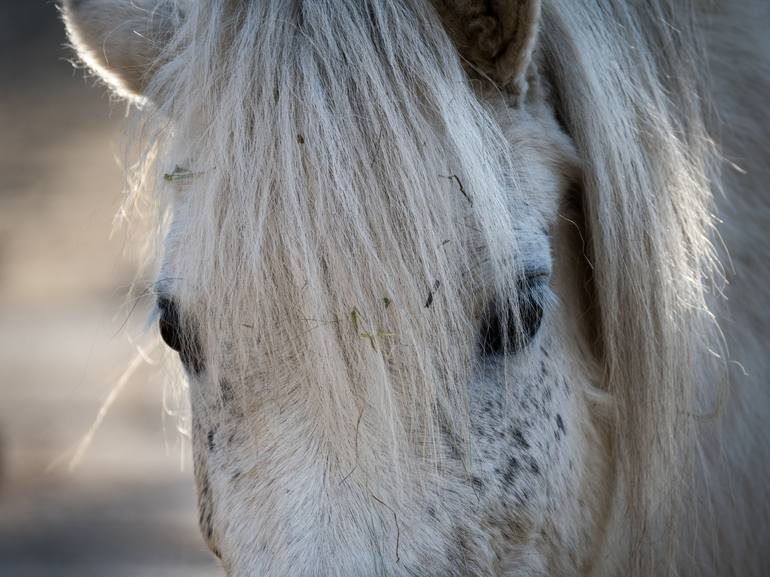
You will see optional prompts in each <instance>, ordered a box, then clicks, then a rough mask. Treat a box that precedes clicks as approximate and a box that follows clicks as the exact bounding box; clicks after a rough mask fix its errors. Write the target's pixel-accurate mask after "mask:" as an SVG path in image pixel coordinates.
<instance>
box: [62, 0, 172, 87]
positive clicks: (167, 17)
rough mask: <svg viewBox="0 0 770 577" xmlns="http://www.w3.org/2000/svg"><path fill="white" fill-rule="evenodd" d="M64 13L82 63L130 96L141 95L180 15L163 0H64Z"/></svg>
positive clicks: (73, 43)
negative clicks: (162, 0)
mask: <svg viewBox="0 0 770 577" xmlns="http://www.w3.org/2000/svg"><path fill="white" fill-rule="evenodd" d="M171 4H172V5H173V3H171ZM62 13H63V16H64V23H65V24H66V26H67V33H68V35H69V38H70V41H71V42H72V45H73V46H74V47H75V49H76V50H77V52H78V55H79V56H80V58H81V59H82V60H83V62H85V63H86V65H88V67H89V68H91V69H92V70H93V71H94V72H95V73H96V74H98V75H99V76H100V77H101V78H102V79H103V80H105V81H106V82H107V83H108V84H109V85H110V86H111V87H112V88H113V89H114V90H115V91H116V92H117V93H118V94H120V95H121V96H125V97H128V98H132V97H134V98H135V97H140V96H141V95H142V93H143V91H144V89H145V88H146V86H147V83H148V81H149V79H150V78H151V77H152V73H153V68H154V66H155V62H156V61H157V59H158V57H159V55H160V53H161V51H162V49H163V46H164V45H165V44H166V42H167V41H168V39H169V38H170V36H171V35H172V34H173V32H174V30H175V29H176V27H177V26H178V25H179V22H180V20H181V15H180V14H178V13H177V12H176V11H175V9H174V8H172V7H171V5H170V4H168V3H163V2H161V1H160V0H63V1H62Z"/></svg>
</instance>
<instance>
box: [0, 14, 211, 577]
mask: <svg viewBox="0 0 770 577" xmlns="http://www.w3.org/2000/svg"><path fill="white" fill-rule="evenodd" d="M65 42H66V40H65V37H64V33H63V27H62V25H61V23H60V22H59V20H58V13H57V10H56V7H55V4H54V2H52V1H50V0H0V67H1V68H2V76H1V77H0V78H1V80H0V577H70V576H72V577H75V576H77V577H92V576H93V577H96V576H98V577H105V576H110V577H129V576H130V577H150V576H152V577H172V576H180V577H181V576H184V577H199V576H200V577H204V576H212V577H213V576H217V575H221V571H219V570H218V568H217V565H216V564H215V563H214V561H213V559H212V557H211V556H210V555H209V553H208V552H207V550H206V547H205V546H204V544H203V541H202V539H201V537H200V535H199V533H198V529H197V526H196V517H197V513H196V505H195V492H194V487H193V481H192V471H191V462H190V459H189V454H188V453H189V447H187V446H186V444H185V441H184V440H183V438H182V436H181V435H180V434H179V433H178V432H177V422H176V419H175V418H174V417H173V416H171V415H168V414H166V412H165V411H164V408H163V406H164V403H163V380H164V374H163V371H162V369H160V368H159V367H157V366H155V367H154V366H152V365H151V364H149V363H147V362H142V363H141V364H140V365H139V368H138V370H137V371H136V373H135V374H134V375H133V376H132V378H131V379H130V380H129V381H128V383H127V384H126V386H125V388H124V389H123V391H122V393H121V395H120V396H119V398H118V399H117V400H116V402H115V403H114V405H113V406H112V408H111V410H110V412H109V413H108V414H107V415H106V417H105V418H104V421H103V423H102V426H101V427H100V429H99V431H98V432H97V434H96V436H95V438H94V440H93V443H92V445H91V447H90V449H89V450H88V452H86V453H85V455H84V456H83V458H82V461H81V464H80V465H79V467H77V468H76V469H75V470H74V471H70V470H69V468H68V462H69V460H70V458H71V457H72V456H73V453H74V450H73V449H74V448H75V447H76V446H77V444H78V442H79V441H81V439H82V438H83V437H84V435H85V434H86V432H87V431H88V430H89V428H90V427H91V425H92V423H93V422H94V420H95V419H96V417H97V414H98V413H99V411H100V408H101V407H102V405H103V403H104V401H105V399H107V398H108V396H109V394H110V392H111V391H112V390H113V388H114V387H115V385H116V383H117V382H118V381H119V379H120V377H121V375H122V374H123V373H124V372H125V370H126V369H127V367H129V366H130V364H131V362H132V359H134V358H135V357H136V354H137V346H136V344H134V343H136V342H142V341H137V339H142V338H143V337H142V335H143V334H144V335H146V334H147V332H148V331H152V330H154V327H148V326H147V311H148V307H149V306H150V305H151V304H152V303H151V302H149V301H150V299H144V301H142V302H139V304H138V306H137V308H136V310H134V311H133V312H131V308H130V306H126V295H127V291H128V288H129V285H130V284H131V282H132V280H133V279H134V274H135V272H134V268H133V266H132V263H131V261H130V260H129V259H127V258H125V257H124V256H123V255H124V253H125V252H126V251H125V249H126V246H125V244H126V240H125V234H124V233H123V232H121V231H120V230H118V231H117V232H116V233H115V234H112V235H111V233H112V229H113V217H114V215H115V213H116V211H117V209H118V206H119V205H120V202H121V198H122V191H123V188H124V186H123V185H124V179H123V175H122V172H121V170H120V168H119V163H118V161H117V159H118V158H120V157H121V149H122V136H121V128H122V125H123V121H124V117H125V111H126V109H125V105H124V104H122V103H120V102H114V101H111V100H110V97H109V95H108V94H107V91H106V89H105V88H104V87H102V86H95V83H94V81H93V80H89V79H86V78H84V75H83V72H82V71H80V70H76V69H74V68H73V66H72V65H71V64H70V63H69V62H68V61H67V59H68V58H72V53H71V51H69V50H67V49H66V48H65V47H64V45H65ZM144 340H146V338H145V339H144ZM158 356H159V352H158V351H149V352H148V353H147V357H148V358H147V360H148V361H153V360H157V358H158Z"/></svg>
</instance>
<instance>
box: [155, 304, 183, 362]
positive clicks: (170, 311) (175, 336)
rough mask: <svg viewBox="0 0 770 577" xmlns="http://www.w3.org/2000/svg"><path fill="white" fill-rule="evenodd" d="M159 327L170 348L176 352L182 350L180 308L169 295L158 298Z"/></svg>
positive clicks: (161, 335) (164, 340)
mask: <svg viewBox="0 0 770 577" xmlns="http://www.w3.org/2000/svg"><path fill="white" fill-rule="evenodd" d="M158 310H160V316H159V317H158V328H159V329H160V337H161V338H162V339H163V342H164V343H166V345H168V347H169V348H171V349H173V350H175V351H176V352H181V351H182V329H181V325H180V323H179V309H177V306H176V303H175V302H174V301H173V300H172V299H170V298H167V297H161V298H159V299H158Z"/></svg>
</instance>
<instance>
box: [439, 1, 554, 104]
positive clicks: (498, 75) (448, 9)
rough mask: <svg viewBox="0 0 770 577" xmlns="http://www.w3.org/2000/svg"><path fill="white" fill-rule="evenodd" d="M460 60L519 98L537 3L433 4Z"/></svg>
mask: <svg viewBox="0 0 770 577" xmlns="http://www.w3.org/2000/svg"><path fill="white" fill-rule="evenodd" d="M434 5H435V6H436V9H437V10H438V12H439V15H440V16H441V19H442V20H443V22H444V26H445V27H446V29H447V32H448V33H449V35H450V37H451V38H452V39H453V40H454V42H455V44H456V46H457V49H458V51H459V52H460V54H461V56H462V57H463V58H465V59H466V60H467V61H468V63H469V64H470V65H471V67H473V68H474V69H476V70H478V71H479V72H480V73H482V74H483V75H486V76H488V77H489V78H491V79H492V80H494V81H495V82H497V83H498V84H500V85H501V86H502V87H505V88H508V89H511V90H512V91H513V92H515V93H516V94H518V95H520V96H522V95H524V94H525V93H526V91H527V73H528V71H529V69H530V65H531V64H532V52H533V50H534V47H535V42H536V40H537V35H538V30H539V27H540V14H541V0H434Z"/></svg>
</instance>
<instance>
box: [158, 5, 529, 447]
mask: <svg viewBox="0 0 770 577" xmlns="http://www.w3.org/2000/svg"><path fill="white" fill-rule="evenodd" d="M234 6H235V7H234ZM164 58H165V61H164V63H163V65H162V66H160V67H159V69H158V73H157V75H156V77H155V80H154V83H153V85H152V86H151V88H150V95H149V98H150V100H151V101H153V102H154V103H155V105H156V107H157V109H158V111H157V113H156V114H154V115H152V116H151V117H153V116H154V117H155V118H156V119H157V118H164V119H170V120H171V124H172V125H173V126H174V127H175V128H174V129H173V131H169V130H168V128H167V126H165V125H164V123H163V122H159V123H158V124H157V126H156V127H155V129H156V130H158V128H159V130H158V132H157V133H156V134H157V139H158V140H159V141H160V143H159V144H160V146H159V149H160V150H161V153H160V156H159V158H158V160H157V162H156V165H155V168H154V169H155V171H156V178H155V180H156V181H159V182H164V186H166V187H167V188H171V189H174V191H173V192H172V193H171V197H172V200H171V204H176V205H177V206H178V207H181V206H182V205H183V207H184V208H183V209H179V210H177V211H175V218H177V219H182V220H183V223H182V226H179V227H178V229H175V230H177V232H175V235H176V236H177V238H176V239H175V242H176V244H177V245H178V246H179V247H180V249H179V250H177V251H175V254H174V255H173V258H172V259H171V264H170V268H169V269H168V270H164V275H163V276H164V277H169V278H174V279H177V280H175V281H174V282H173V283H171V286H170V287H169V290H171V291H173V292H174V294H175V297H176V298H177V299H178V300H179V301H180V303H181V307H182V308H183V309H186V310H188V311H189V313H190V315H191V316H193V317H194V319H195V321H194V322H195V324H196V328H197V330H198V332H199V333H200V334H201V338H202V341H203V349H204V351H205V356H206V370H207V371H208V372H209V379H210V380H212V381H214V382H217V381H220V380H227V381H228V383H229V386H230V387H231V388H232V389H233V390H234V391H235V393H236V397H238V398H240V399H241V400H242V402H244V403H264V402H268V401H269V400H270V399H274V398H275V397H276V392H277V391H286V390H297V389H300V390H302V391H304V393H303V399H304V400H305V401H306V404H307V407H308V411H310V413H312V414H313V415H314V416H315V418H317V421H318V422H319V423H322V424H323V427H324V428H326V429H327V430H326V431H325V432H324V433H323V434H324V435H328V436H329V437H330V438H333V439H338V438H345V439H346V440H350V438H351V430H353V429H354V428H355V425H356V422H355V421H356V419H357V417H358V416H359V415H360V414H361V413H362V412H365V413H366V415H367V418H368V416H369V415H372V417H371V421H372V423H373V425H372V426H374V427H376V428H379V429H380V430H381V434H382V437H383V438H386V439H389V440H388V441H387V443H386V444H387V445H388V446H389V448H390V449H391V450H392V451H394V453H401V452H402V451H403V450H405V447H406V446H407V443H408V444H409V446H412V447H413V446H414V442H415V440H417V441H418V443H419V444H422V445H423V446H424V447H426V449H427V450H428V451H430V447H431V446H434V445H435V441H436V435H437V432H438V431H437V427H438V422H439V421H438V418H437V415H438V414H439V413H441V422H442V426H444V427H446V426H449V427H451V428H456V429H462V428H464V427H467V426H468V423H467V421H468V419H467V415H466V414H465V411H466V407H467V398H466V394H467V387H466V383H467V381H468V378H469V375H470V374H471V372H472V371H473V370H474V363H475V362H476V360H475V359H476V357H477V354H476V346H477V342H476V337H477V324H478V317H479V315H480V314H481V312H482V311H481V308H482V307H483V305H484V304H485V303H484V301H485V300H489V299H491V298H492V297H491V295H493V294H505V295H510V298H512V299H515V298H516V292H517V288H516V287H517V279H518V278H519V275H520V274H521V273H522V270H521V269H520V263H519V262H518V259H517V258H516V256H515V255H516V252H517V250H516V246H517V237H516V234H515V231H516V229H517V222H516V215H515V214H514V212H513V211H512V208H511V200H510V199H511V195H512V194H515V193H516V191H517V190H518V189H519V187H520V186H521V183H520V182H518V180H517V174H518V172H519V171H517V170H516V167H513V166H511V161H510V159H511V158H512V155H511V151H510V145H509V143H508V142H507V140H506V138H505V137H504V135H503V134H502V131H501V128H500V126H499V123H498V122H497V121H496V120H495V119H494V118H493V116H492V115H491V113H490V111H489V110H487V109H486V108H485V107H483V106H482V105H481V104H480V102H479V100H478V98H477V97H476V95H474V93H473V90H472V88H471V87H470V85H469V81H468V79H467V76H466V74H465V73H464V71H463V68H462V66H461V63H460V62H459V58H458V57H457V55H456V53H455V51H454V50H453V48H452V45H451V43H450V41H449V40H448V38H447V37H446V34H445V32H444V31H443V29H442V28H441V27H440V25H439V20H438V18H437V16H436V14H435V13H434V12H433V10H432V9H431V8H430V6H419V5H417V6H412V5H411V3H407V2H387V3H378V2H375V3H360V2H336V1H335V2H312V3H306V4H304V3H298V4H296V5H293V4H291V3H284V4H280V3H263V2H260V3H240V4H237V3H236V4H233V3H230V2H218V1H211V2H200V3H195V4H194V5H191V6H190V8H189V12H188V13H187V15H186V22H185V24H184V27H183V28H182V29H181V30H180V31H179V33H178V34H177V37H176V38H175V39H174V40H173V42H172V44H171V45H170V46H169V47H168V49H167V51H166V55H165V57H164ZM175 167H176V168H177V169H178V174H177V176H179V180H175V178H176V177H175V176H174V175H175V173H174V169H175ZM163 174H167V175H169V178H168V179H167V180H172V183H171V185H168V184H167V183H165V181H164V180H163V178H162V177H161V175H163ZM180 199H181V200H180ZM485 295H486V296H485ZM460 434H461V433H460ZM346 442H347V441H346Z"/></svg>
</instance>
